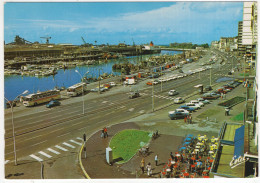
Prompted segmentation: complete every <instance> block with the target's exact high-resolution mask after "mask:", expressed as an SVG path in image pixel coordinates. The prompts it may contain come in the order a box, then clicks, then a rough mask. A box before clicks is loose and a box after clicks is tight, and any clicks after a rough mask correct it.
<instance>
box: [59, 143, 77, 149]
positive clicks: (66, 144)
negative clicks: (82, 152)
mask: <svg viewBox="0 0 260 183" xmlns="http://www.w3.org/2000/svg"><path fill="white" fill-rule="evenodd" d="M62 144H64V145H65V146H68V147H71V148H75V146H73V145H70V144H68V143H67V142H63V143H62Z"/></svg>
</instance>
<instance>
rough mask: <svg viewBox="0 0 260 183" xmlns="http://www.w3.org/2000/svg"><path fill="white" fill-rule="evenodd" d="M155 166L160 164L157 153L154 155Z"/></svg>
mask: <svg viewBox="0 0 260 183" xmlns="http://www.w3.org/2000/svg"><path fill="white" fill-rule="evenodd" d="M154 161H155V166H158V155H157V154H156V155H155V157H154Z"/></svg>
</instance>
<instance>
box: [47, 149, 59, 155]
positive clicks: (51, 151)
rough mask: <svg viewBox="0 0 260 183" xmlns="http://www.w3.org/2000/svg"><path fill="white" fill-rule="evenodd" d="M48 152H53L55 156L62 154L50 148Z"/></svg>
mask: <svg viewBox="0 0 260 183" xmlns="http://www.w3.org/2000/svg"><path fill="white" fill-rule="evenodd" d="M47 150H48V151H51V152H53V153H55V154H60V153H59V152H58V151H55V150H53V149H51V148H48V149H47Z"/></svg>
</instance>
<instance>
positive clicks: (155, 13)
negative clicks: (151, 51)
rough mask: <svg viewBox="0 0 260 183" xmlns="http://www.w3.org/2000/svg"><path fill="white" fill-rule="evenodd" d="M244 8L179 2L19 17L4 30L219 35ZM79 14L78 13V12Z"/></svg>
mask: <svg viewBox="0 0 260 183" xmlns="http://www.w3.org/2000/svg"><path fill="white" fill-rule="evenodd" d="M118 11H120V10H118ZM242 11H243V2H177V3H176V4H174V5H171V6H169V7H162V8H158V9H154V10H150V11H144V12H136V13H124V14H121V15H120V16H113V15H112V14H111V16H109V17H102V18H96V17H89V16H87V15H84V14H82V16H81V17H80V19H79V18H75V17H71V20H41V19H38V20H36V19H34V20H33V19H32V20H29V19H19V20H18V19H17V20H16V21H12V22H11V23H7V25H6V27H5V30H7V29H8V30H9V29H11V28H16V29H21V30H22V29H27V30H29V29H32V30H37V29H41V30H45V31H47V32H48V33H49V32H50V33H51V32H55V33H58V32H68V33H72V32H76V31H81V32H88V33H90V34H99V35H101V34H102V35H103V34H106V33H107V34H108V35H109V34H112V33H128V34H135V35H138V34H140V36H142V37H143V36H145V35H143V33H144V32H145V33H146V34H157V35H160V34H163V36H161V37H166V35H173V34H176V35H179V34H181V33H184V34H185V33H186V34H190V35H191V34H196V35H199V36H201V35H203V34H210V33H211V34H214V33H215V31H216V30H218V31H219V30H221V31H222V32H221V31H219V34H221V33H225V32H230V29H231V28H233V27H234V25H236V24H237V21H239V20H240V19H241V20H242ZM72 16H73V15H72ZM77 17H79V16H78V15H77ZM14 22H16V23H14ZM232 26H233V27H232ZM220 28H221V29H220ZM233 31H237V30H233ZM223 36H225V35H223Z"/></svg>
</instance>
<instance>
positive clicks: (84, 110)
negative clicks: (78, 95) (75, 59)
mask: <svg viewBox="0 0 260 183" xmlns="http://www.w3.org/2000/svg"><path fill="white" fill-rule="evenodd" d="M75 72H76V73H78V74H79V75H80V77H81V82H82V83H83V77H82V76H81V74H80V73H79V71H78V70H75ZM87 73H89V71H88V72H86V73H85V74H87ZM85 74H84V75H85ZM83 96H84V86H83V85H82V103H83V106H82V110H83V114H85V110H84V108H85V107H84V98H83Z"/></svg>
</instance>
